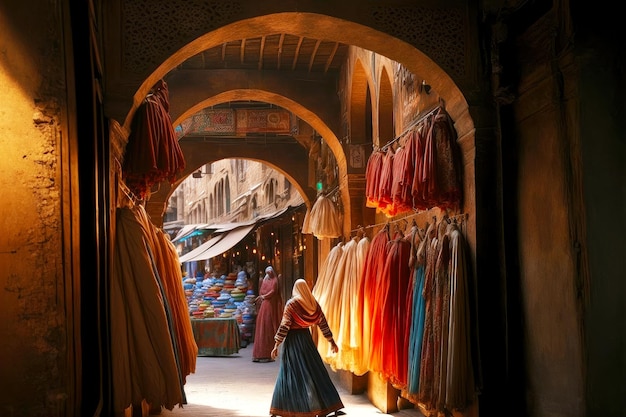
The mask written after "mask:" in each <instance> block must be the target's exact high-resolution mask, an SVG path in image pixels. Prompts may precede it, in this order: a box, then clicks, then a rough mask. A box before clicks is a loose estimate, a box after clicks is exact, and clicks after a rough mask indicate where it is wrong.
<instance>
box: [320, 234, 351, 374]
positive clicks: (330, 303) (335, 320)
mask: <svg viewBox="0 0 626 417" xmlns="http://www.w3.org/2000/svg"><path fill="white" fill-rule="evenodd" d="M356 250H357V242H356V240H355V239H350V240H348V241H347V242H345V243H344V244H343V250H342V251H341V257H340V258H339V262H338V263H337V266H336V269H335V271H334V273H333V279H332V282H331V283H330V286H329V288H328V294H327V296H326V310H325V311H324V313H325V314H326V321H327V322H328V327H329V328H330V330H331V331H332V332H333V335H335V342H336V343H337V346H339V350H340V351H341V345H340V340H339V333H340V331H339V329H340V328H341V326H343V325H345V323H344V319H345V318H344V317H342V316H341V314H342V309H343V302H344V301H345V300H344V299H343V287H344V285H345V284H346V282H347V281H350V280H351V278H350V277H351V276H352V274H353V273H354V268H353V265H354V259H355V257H356ZM339 355H340V353H337V354H335V355H331V356H329V357H327V360H328V364H329V365H330V367H331V369H333V370H337V369H343V368H342V367H341V364H338V361H339V360H340V357H339Z"/></svg>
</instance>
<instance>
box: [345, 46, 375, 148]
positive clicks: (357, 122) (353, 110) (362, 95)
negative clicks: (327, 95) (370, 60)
mask: <svg viewBox="0 0 626 417" xmlns="http://www.w3.org/2000/svg"><path fill="white" fill-rule="evenodd" d="M351 79H352V84H351V85H350V134H349V135H348V137H349V138H350V143H367V142H368V141H369V140H371V137H369V138H368V137H367V132H368V128H367V124H369V125H370V127H371V123H372V120H371V117H370V118H369V120H368V117H367V113H368V112H367V109H368V108H369V109H370V116H371V108H372V106H371V102H369V101H370V100H371V95H370V83H369V80H368V76H367V73H366V71H365V68H364V67H363V64H362V63H361V60H360V59H358V58H357V59H356V60H355V61H354V67H353V70H352V78H351ZM369 131H370V132H371V128H370V129H369Z"/></svg>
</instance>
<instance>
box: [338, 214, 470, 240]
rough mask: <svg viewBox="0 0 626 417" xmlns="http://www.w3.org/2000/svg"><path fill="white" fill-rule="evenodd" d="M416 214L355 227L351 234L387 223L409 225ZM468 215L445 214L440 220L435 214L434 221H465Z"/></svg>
mask: <svg viewBox="0 0 626 417" xmlns="http://www.w3.org/2000/svg"><path fill="white" fill-rule="evenodd" d="M415 214H416V213H413V214H409V215H406V216H404V217H401V218H399V219H394V220H389V221H386V222H383V223H376V224H370V225H367V226H358V227H357V228H356V229H353V230H351V231H350V235H352V234H353V233H355V232H357V231H359V230H361V229H372V228H376V227H381V226H385V225H392V224H395V223H399V222H402V221H404V222H406V223H407V225H408V224H409V219H411V218H413V216H414V215H415ZM468 217H469V214H468V213H459V214H454V215H448V214H444V215H443V216H442V217H441V219H439V220H438V219H437V216H433V221H434V222H435V223H437V222H439V221H444V220H445V221H447V222H448V223H451V222H455V221H459V222H460V223H465V220H467V218H468Z"/></svg>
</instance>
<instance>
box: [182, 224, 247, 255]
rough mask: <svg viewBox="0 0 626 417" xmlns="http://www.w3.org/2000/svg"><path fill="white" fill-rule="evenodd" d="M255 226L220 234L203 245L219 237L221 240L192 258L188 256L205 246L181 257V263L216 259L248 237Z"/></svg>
mask: <svg viewBox="0 0 626 417" xmlns="http://www.w3.org/2000/svg"><path fill="white" fill-rule="evenodd" d="M254 226H255V224H254V223H253V224H251V225H248V226H242V227H238V228H236V229H233V230H231V231H229V232H226V233H223V234H220V235H218V236H216V237H214V238H212V239H210V240H209V241H208V242H206V243H204V244H203V245H206V244H207V243H209V242H210V241H211V240H213V239H217V238H218V237H220V239H219V240H217V241H216V242H215V243H214V244H212V245H210V246H208V247H207V248H206V249H205V250H203V251H199V252H196V253H195V254H194V255H192V256H188V255H189V254H191V253H192V252H194V251H196V250H197V249H200V248H201V247H202V246H203V245H201V246H199V247H197V248H196V249H194V250H193V251H191V252H189V253H187V254H185V255H183V256H181V257H180V262H191V261H204V260H207V259H211V258H214V257H216V256H219V255H221V254H222V253H224V252H226V251H227V250H229V249H230V248H232V247H233V246H235V245H236V244H237V243H239V242H241V240H242V239H243V238H244V237H246V236H247V235H248V233H250V232H251V231H252V229H254Z"/></svg>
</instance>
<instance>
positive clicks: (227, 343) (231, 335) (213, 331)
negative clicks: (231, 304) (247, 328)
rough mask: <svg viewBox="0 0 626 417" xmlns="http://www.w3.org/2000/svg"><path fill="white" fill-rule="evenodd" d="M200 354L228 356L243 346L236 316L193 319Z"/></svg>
mask: <svg viewBox="0 0 626 417" xmlns="http://www.w3.org/2000/svg"><path fill="white" fill-rule="evenodd" d="M191 328H192V329H193V337H194V339H195V340H196V345H198V356H226V355H232V354H233V353H238V352H239V349H240V347H241V335H240V334H239V326H238V325H237V320H235V319H234V318H211V319H194V318H192V319H191Z"/></svg>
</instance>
